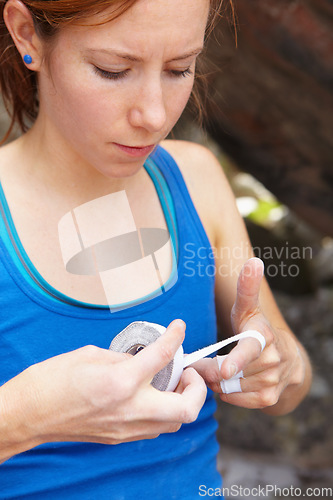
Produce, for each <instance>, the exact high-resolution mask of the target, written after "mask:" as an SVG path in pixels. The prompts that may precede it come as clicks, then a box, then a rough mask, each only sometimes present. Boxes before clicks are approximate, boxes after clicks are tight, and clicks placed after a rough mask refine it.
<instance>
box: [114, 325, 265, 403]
mask: <svg viewBox="0 0 333 500" xmlns="http://www.w3.org/2000/svg"><path fill="white" fill-rule="evenodd" d="M165 331H166V328H165V327H164V326H161V325H158V324H156V323H148V322H146V321H135V322H134V323H131V324H130V325H128V326H127V327H126V328H125V329H124V330H122V331H121V332H120V333H119V334H118V335H116V337H114V339H113V340H112V342H111V344H110V347H109V349H110V350H112V351H116V352H126V353H128V354H132V355H135V354H137V353H138V352H140V351H141V350H142V349H144V348H145V347H147V346H148V345H150V344H152V343H153V342H155V340H157V339H158V338H159V337H160V336H161V335H163V334H164V332H165ZM248 337H252V338H255V339H257V340H258V341H259V342H260V345H261V350H263V349H264V347H265V338H264V337H263V335H261V333H259V332H257V331H256V330H248V331H246V332H242V333H239V334H238V335H234V336H233V337H230V338H229V339H226V340H222V341H221V342H217V343H216V344H212V345H210V346H207V347H204V348H203V349H199V350H198V351H195V352H192V353H191V354H187V355H184V350H183V347H182V346H180V347H179V348H178V350H177V352H176V354H175V356H174V359H173V360H172V361H170V363H168V365H166V366H165V367H164V368H163V369H162V370H160V371H159V372H158V373H156V375H155V376H154V378H153V380H152V382H151V383H152V385H153V387H155V389H158V390H160V391H174V390H175V388H176V387H177V385H178V382H179V380H180V377H181V375H182V373H183V370H184V368H186V367H188V366H190V365H192V364H193V363H195V362H196V361H199V360H200V359H202V358H204V357H206V356H208V355H209V354H213V353H214V352H216V351H218V350H219V349H222V347H225V346H227V345H229V344H231V343H232V342H237V341H238V340H241V339H243V338H248ZM219 358H222V359H220V361H219ZM217 359H218V363H220V364H219V367H220V368H221V364H222V361H223V359H224V357H223V356H217ZM242 377H243V372H239V373H237V374H236V375H235V376H234V377H233V378H232V379H230V380H225V381H222V382H223V385H224V388H225V389H226V390H228V391H229V392H228V393H229V394H230V392H241V388H240V378H242ZM237 381H238V382H237ZM225 383H227V385H225ZM221 384H222V383H221ZM221 388H222V390H223V387H222V385H221ZM235 389H240V390H237V391H236V390H235ZM223 392H225V391H223Z"/></svg>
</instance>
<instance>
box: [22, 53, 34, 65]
mask: <svg viewBox="0 0 333 500" xmlns="http://www.w3.org/2000/svg"><path fill="white" fill-rule="evenodd" d="M23 61H24V62H25V64H31V63H32V57H31V55H30V54H25V56H24V57H23Z"/></svg>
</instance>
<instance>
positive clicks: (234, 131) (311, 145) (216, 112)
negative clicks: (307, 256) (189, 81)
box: [206, 0, 333, 235]
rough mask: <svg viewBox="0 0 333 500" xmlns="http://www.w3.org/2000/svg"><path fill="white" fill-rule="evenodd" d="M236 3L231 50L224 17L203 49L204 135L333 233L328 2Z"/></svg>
mask: <svg viewBox="0 0 333 500" xmlns="http://www.w3.org/2000/svg"><path fill="white" fill-rule="evenodd" d="M226 3H228V2H226ZM234 4H235V7H236V12H237V32H238V47H237V48H236V46H235V38H234V33H233V30H232V28H231V26H230V24H228V22H227V21H226V19H222V20H221V22H220V23H219V25H218V28H217V30H216V36H215V37H212V38H211V40H210V43H209V44H208V51H207V55H208V57H209V58H210V59H211V61H212V63H211V64H210V65H209V67H208V69H207V72H208V73H209V77H208V81H209V94H210V97H211V99H212V101H213V104H212V105H209V104H208V103H207V120H206V126H207V129H208V131H209V133H210V134H211V135H212V136H213V137H214V139H215V140H216V141H217V142H218V143H219V144H220V146H221V147H222V149H223V150H224V151H226V152H227V153H228V154H229V155H230V156H231V157H232V158H233V159H234V161H235V162H236V164H237V165H238V166H239V167H240V168H241V169H242V170H244V171H247V172H250V173H252V174H253V175H254V176H255V177H256V178H257V179H259V180H261V181H262V182H263V184H264V185H265V186H266V187H267V188H268V189H269V190H270V191H271V192H272V193H274V194H275V195H276V196H277V198H278V199H279V200H281V201H282V202H283V203H285V204H286V205H287V206H289V207H291V208H292V209H293V211H295V212H296V213H297V214H299V215H300V216H301V217H302V218H303V219H304V220H306V221H307V222H309V223H310V224H311V225H312V226H313V227H315V228H317V229H318V230H319V231H321V232H322V233H323V234H327V235H333V162H332V156H333V3H332V1H331V0H279V1H278V2H277V1H276V0H251V1H249V0H234Z"/></svg>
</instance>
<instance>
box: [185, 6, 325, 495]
mask: <svg viewBox="0 0 333 500" xmlns="http://www.w3.org/2000/svg"><path fill="white" fill-rule="evenodd" d="M233 4H234V7H235V15H234V14H233V12H232V9H231V8H230V4H229V2H228V0H225V11H224V13H223V16H222V18H221V19H220V20H219V22H218V24H217V27H216V29H215V32H214V33H213V35H212V36H211V37H210V40H209V43H208V46H207V52H206V54H205V55H204V61H203V66H204V69H203V72H204V73H205V74H206V86H205V85H201V94H202V99H203V102H204V111H205V114H204V117H203V128H200V127H198V126H197V125H196V122H195V119H194V114H192V113H191V110H188V111H187V112H186V113H185V115H184V117H183V118H182V120H181V121H180V122H179V124H178V125H177V127H176V131H175V136H176V137H177V138H178V137H179V138H187V139H191V140H194V141H196V142H200V143H203V144H205V145H207V146H208V147H210V149H212V150H213V151H214V152H215V153H216V154H217V156H218V157H219V159H220V161H221V165H222V168H223V169H224V170H225V172H226V174H227V176H228V178H229V180H230V183H231V185H232V188H233V190H234V193H235V195H236V197H237V204H238V207H239V210H240V212H241V213H242V215H243V217H244V219H245V222H246V225H247V227H248V231H249V234H250V237H251V241H252V244H253V246H254V248H255V253H256V254H257V256H259V257H261V258H262V259H263V260H264V262H265V267H266V277H267V279H268V281H269V282H270V285H271V287H272V289H273V292H274V295H275V297H276V300H277V302H278V304H279V306H280V308H281V310H282V312H283V314H284V316H285V318H286V319H287V321H288V323H289V325H290V326H291V328H292V329H293V331H294V332H295V334H296V335H297V337H298V338H299V339H300V340H301V341H302V343H303V344H304V345H305V347H306V348H307V350H308V352H309V354H310V356H311V359H312V363H313V367H314V381H313V386H312V389H311V393H310V395H309V397H308V398H307V399H306V400H305V401H304V402H303V403H302V404H301V405H300V407H299V408H297V410H295V411H294V412H293V413H291V414H290V415H286V416H282V417H269V416H266V415H264V414H262V413H261V412H260V411H249V410H245V409H241V408H236V407H232V406H230V405H226V404H222V403H221V402H219V405H218V411H217V418H218V421H219V423H220V426H219V432H218V437H219V441H220V444H221V452H220V460H219V466H220V470H221V472H222V473H223V476H224V479H225V482H224V485H225V486H226V487H229V488H230V487H231V486H232V485H241V486H243V487H244V488H253V487H258V485H275V486H276V487H277V489H276V491H275V493H272V495H271V496H270V498H280V497H281V496H282V494H283V498H294V497H295V496H292V491H291V490H290V488H291V487H292V486H293V487H294V488H296V487H300V488H302V492H305V490H306V488H308V487H312V488H324V487H329V488H332V487H333V428H332V425H331V421H332V418H333V396H332V390H331V388H332V384H333V369H332V368H333V239H332V238H333V1H332V0H278V1H276V0H251V1H249V0H234V2H233ZM234 20H235V24H236V27H235V26H234ZM284 488H287V490H283V489H284ZM288 489H289V491H290V493H291V495H290V497H288V496H286V494H288ZM315 491H316V494H317V498H327V494H326V496H325V492H323V493H322V494H321V493H320V490H315ZM331 491H332V490H331ZM235 493H237V491H236V490H234V491H233V494H232V496H230V498H252V497H251V496H249V493H248V491H245V496H244V495H243V496H242V495H241V494H239V495H237V494H235ZM331 494H332V492H331ZM230 495H231V493H230Z"/></svg>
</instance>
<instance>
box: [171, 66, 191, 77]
mask: <svg viewBox="0 0 333 500" xmlns="http://www.w3.org/2000/svg"><path fill="white" fill-rule="evenodd" d="M169 73H170V74H171V75H172V76H174V77H176V78H177V77H181V76H182V77H186V76H190V75H193V71H192V70H191V68H187V69H184V70H183V71H181V70H176V69H171V70H170V71H169Z"/></svg>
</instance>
